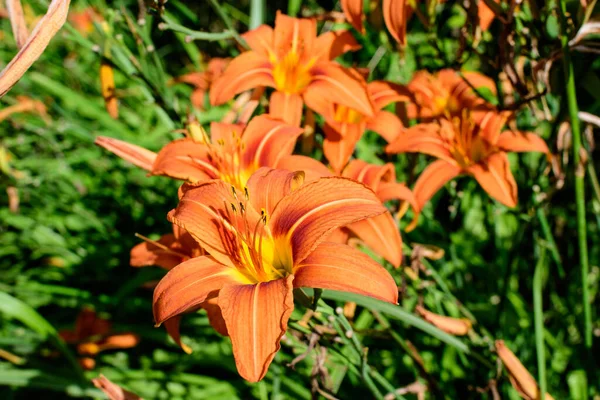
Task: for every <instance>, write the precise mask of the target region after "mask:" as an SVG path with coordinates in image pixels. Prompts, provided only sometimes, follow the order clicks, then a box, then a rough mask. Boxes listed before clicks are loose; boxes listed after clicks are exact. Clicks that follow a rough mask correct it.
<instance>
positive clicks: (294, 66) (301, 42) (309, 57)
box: [210, 12, 373, 126]
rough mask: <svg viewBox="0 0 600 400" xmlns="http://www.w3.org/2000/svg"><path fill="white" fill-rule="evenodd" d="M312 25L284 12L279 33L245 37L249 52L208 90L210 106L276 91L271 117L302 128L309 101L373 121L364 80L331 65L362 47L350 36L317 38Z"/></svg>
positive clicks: (262, 29) (266, 30) (262, 30)
mask: <svg viewBox="0 0 600 400" xmlns="http://www.w3.org/2000/svg"><path fill="white" fill-rule="evenodd" d="M316 31H317V23H316V21H315V20H314V19H312V18H311V19H304V18H292V17H289V16H287V15H284V14H282V13H280V12H278V13H277V17H276V19H275V29H273V28H271V27H270V26H267V25H261V26H259V27H258V28H256V29H254V30H251V31H249V32H247V33H245V34H243V35H242V37H243V38H244V40H245V41H246V43H248V46H250V49H251V50H250V51H247V52H244V53H242V54H241V55H239V56H238V57H236V58H235V59H233V61H231V63H230V64H229V66H228V67H227V69H226V70H225V73H224V74H223V76H221V78H219V79H218V80H217V81H216V82H215V83H214V84H213V86H212V88H211V90H210V102H211V104H213V105H216V104H222V103H224V102H226V101H227V100H229V99H231V98H232V97H233V96H234V95H235V94H237V93H241V92H244V91H246V90H248V89H252V88H255V87H259V86H268V87H272V88H275V91H274V92H273V94H272V95H271V99H270V110H269V112H270V114H271V115H272V116H274V117H276V118H281V119H282V120H284V121H286V122H288V123H290V124H292V125H294V126H299V125H300V120H301V118H302V104H303V102H304V100H303V99H304V98H305V96H307V95H310V96H313V97H323V98H324V99H328V100H329V101H331V102H340V103H341V104H343V105H344V106H346V107H350V108H353V109H355V110H358V111H359V112H360V113H362V114H364V115H367V116H373V106H372V105H371V102H370V101H369V97H368V95H367V90H366V84H365V81H364V79H363V78H362V77H361V76H360V75H359V74H356V73H354V72H353V71H352V70H348V69H346V68H343V67H342V66H340V65H339V64H338V63H336V62H335V61H333V59H335V58H336V57H337V56H339V55H341V54H343V53H345V52H347V51H350V50H356V49H358V48H359V47H360V46H359V44H358V43H357V42H356V41H355V40H354V38H353V37H352V35H351V34H350V33H349V32H347V31H338V32H327V33H325V34H322V35H320V36H319V37H317V35H316Z"/></svg>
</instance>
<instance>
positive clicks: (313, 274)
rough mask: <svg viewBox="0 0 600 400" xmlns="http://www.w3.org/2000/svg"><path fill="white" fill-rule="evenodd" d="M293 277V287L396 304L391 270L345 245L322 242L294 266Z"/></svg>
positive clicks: (396, 294) (396, 290)
mask: <svg viewBox="0 0 600 400" xmlns="http://www.w3.org/2000/svg"><path fill="white" fill-rule="evenodd" d="M294 276H295V279H294V286H295V287H311V288H320V289H331V290H341V291H345V292H352V293H357V294H361V295H365V296H369V297H374V298H376V299H379V300H383V301H387V302H389V303H392V304H397V303H398V287H397V286H396V282H394V279H393V278H392V276H391V275H390V273H389V272H388V271H387V270H386V269H385V268H383V267H382V266H381V265H379V264H378V263H377V262H375V261H374V260H373V259H371V258H370V257H369V256H367V255H366V254H364V253H362V252H360V251H358V250H355V249H353V248H352V247H350V246H348V245H345V244H339V243H331V242H324V243H321V244H320V245H319V246H318V247H317V248H316V249H315V250H314V251H313V252H312V253H311V254H310V255H309V256H308V257H307V258H306V259H305V260H304V261H302V263H300V264H299V265H298V266H297V267H296V269H295V272H294Z"/></svg>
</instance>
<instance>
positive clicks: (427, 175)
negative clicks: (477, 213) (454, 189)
mask: <svg viewBox="0 0 600 400" xmlns="http://www.w3.org/2000/svg"><path fill="white" fill-rule="evenodd" d="M461 172H462V169H461V168H460V167H458V166H457V165H455V164H452V163H449V162H447V161H445V160H437V161H434V162H432V163H431V164H429V165H428V166H427V168H425V170H424V171H423V172H421V175H419V179H417V182H416V183H415V187H414V188H413V193H414V195H415V203H416V205H417V207H418V210H419V211H420V210H421V209H423V206H424V205H425V203H427V202H428V201H429V199H431V198H432V197H433V195H434V194H435V193H436V192H437V191H438V190H440V188H441V187H442V186H444V185H445V184H446V183H447V182H448V181H450V180H452V179H453V178H456V177H457V176H458V175H460V173H461ZM413 223H414V222H413Z"/></svg>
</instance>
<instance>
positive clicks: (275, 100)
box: [269, 91, 303, 126]
mask: <svg viewBox="0 0 600 400" xmlns="http://www.w3.org/2000/svg"><path fill="white" fill-rule="evenodd" d="M302 104H303V101H302V97H300V95H298V94H295V93H283V92H278V91H275V92H273V93H272V94H271V99H270V100H269V115H270V116H271V117H273V118H278V119H281V120H282V121H285V122H287V123H288V124H290V125H293V126H300V121H301V120H302Z"/></svg>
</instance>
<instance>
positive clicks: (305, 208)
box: [269, 177, 387, 263]
mask: <svg viewBox="0 0 600 400" xmlns="http://www.w3.org/2000/svg"><path fill="white" fill-rule="evenodd" d="M386 211H387V210H386V208H385V207H384V206H383V205H382V204H381V202H380V201H379V199H378V198H377V196H376V195H375V193H373V191H371V190H370V189H368V188H367V187H365V186H364V185H362V184H360V183H357V182H353V181H351V180H349V179H345V178H338V177H327V178H321V179H318V180H316V181H314V182H310V183H307V184H305V185H303V186H301V187H300V188H298V189H297V190H295V191H294V192H292V193H290V194H289V195H287V196H286V197H284V198H283V199H282V200H281V201H280V202H279V204H277V206H276V207H275V211H273V215H272V217H271V220H270V221H269V227H270V228H271V232H272V234H273V237H274V238H275V240H277V238H281V237H285V238H286V239H285V240H289V242H290V243H291V246H292V252H293V261H294V263H299V262H301V261H302V260H304V259H305V258H306V257H307V256H308V255H309V254H310V253H311V252H312V251H313V250H314V248H315V247H316V246H318V245H319V243H321V242H322V241H323V240H325V239H326V237H327V235H328V234H330V233H331V232H332V231H333V230H334V229H336V228H339V227H342V226H345V225H348V224H351V223H353V222H356V221H359V220H361V219H364V218H369V217H373V216H375V215H378V214H382V213H384V212H386Z"/></svg>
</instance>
